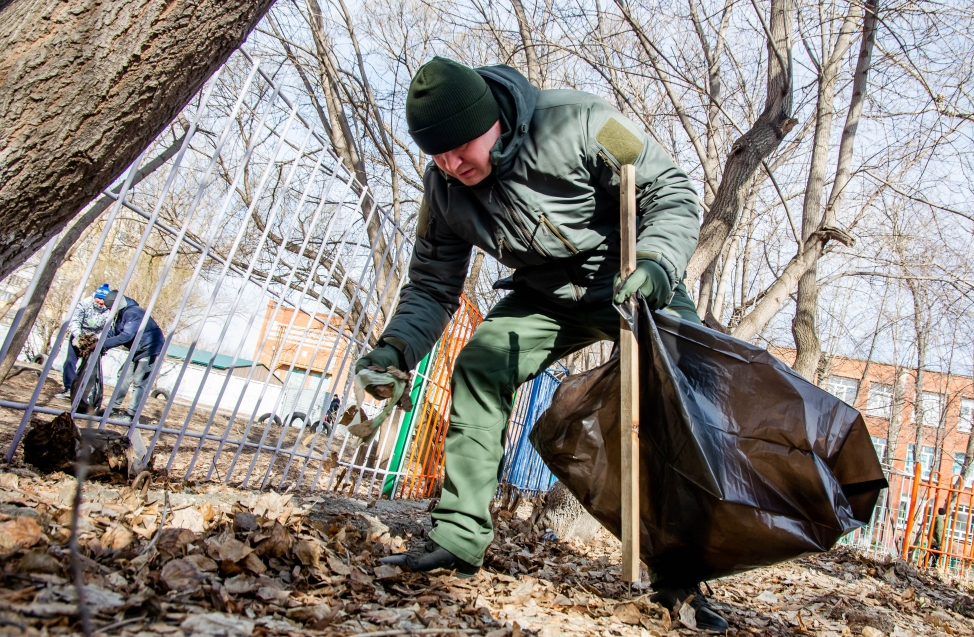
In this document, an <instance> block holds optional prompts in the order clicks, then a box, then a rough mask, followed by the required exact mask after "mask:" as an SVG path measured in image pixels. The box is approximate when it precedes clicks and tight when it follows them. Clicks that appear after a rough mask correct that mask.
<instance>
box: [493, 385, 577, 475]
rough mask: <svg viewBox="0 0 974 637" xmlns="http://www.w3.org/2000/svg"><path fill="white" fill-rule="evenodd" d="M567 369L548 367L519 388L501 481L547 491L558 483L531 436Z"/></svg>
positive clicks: (508, 431) (511, 420)
mask: <svg viewBox="0 0 974 637" xmlns="http://www.w3.org/2000/svg"><path fill="white" fill-rule="evenodd" d="M565 372H566V370H565V369H564V368H550V369H547V370H545V371H544V372H543V373H542V374H540V375H539V376H537V377H536V378H534V379H533V380H531V381H530V382H527V383H525V384H523V385H521V388H520V389H519V390H518V392H517V398H516V399H515V401H514V409H513V411H512V412H511V419H510V422H509V424H508V429H507V445H506V449H505V450H504V469H503V471H502V472H501V484H509V485H511V486H512V487H514V488H516V489H518V490H520V491H533V492H539V491H547V490H548V488H549V487H550V486H551V485H552V483H554V482H555V480H556V478H555V477H554V476H553V475H552V474H551V471H549V470H548V467H547V466H545V464H544V462H542V460H541V456H539V455H538V452H537V451H535V450H534V447H533V446H531V441H530V440H528V436H529V435H531V429H532V428H533V427H534V423H535V422H537V420H538V417H539V416H541V413H542V412H543V411H544V410H545V409H547V408H548V405H550V404H551V398H552V396H554V394H555V390H556V389H558V386H559V385H560V384H561V380H560V378H559V376H564V374H565Z"/></svg>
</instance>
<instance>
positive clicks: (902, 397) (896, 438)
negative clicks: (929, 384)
mask: <svg viewBox="0 0 974 637" xmlns="http://www.w3.org/2000/svg"><path fill="white" fill-rule="evenodd" d="M895 371H896V376H895V377H894V378H893V404H892V405H891V406H890V414H889V429H888V430H887V432H886V458H885V460H886V463H887V464H889V465H892V463H893V460H895V459H896V447H897V446H898V445H899V442H900V429H901V428H902V425H903V405H904V404H905V403H906V381H907V379H908V378H909V375H910V374H909V372H908V371H906V370H905V369H903V368H901V367H899V366H897V367H896V370H895ZM907 470H908V471H909V468H907Z"/></svg>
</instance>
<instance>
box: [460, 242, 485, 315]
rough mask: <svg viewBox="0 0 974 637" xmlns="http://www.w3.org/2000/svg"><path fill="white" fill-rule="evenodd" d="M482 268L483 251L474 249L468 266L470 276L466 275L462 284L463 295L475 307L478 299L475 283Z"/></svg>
mask: <svg viewBox="0 0 974 637" xmlns="http://www.w3.org/2000/svg"><path fill="white" fill-rule="evenodd" d="M483 267H484V251H483V250H481V249H480V248H474V257H473V264H472V265H471V266H470V274H468V275H467V280H466V281H464V283H463V295H464V296H465V297H467V300H468V301H470V303H472V304H473V306H474V307H477V305H478V302H479V299H478V298H477V283H478V282H479V281H480V271H481V270H482V269H483Z"/></svg>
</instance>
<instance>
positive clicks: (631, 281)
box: [613, 259, 673, 310]
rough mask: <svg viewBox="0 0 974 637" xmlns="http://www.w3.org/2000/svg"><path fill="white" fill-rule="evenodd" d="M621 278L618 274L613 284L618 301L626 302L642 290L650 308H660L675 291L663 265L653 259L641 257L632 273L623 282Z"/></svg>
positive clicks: (616, 300)
mask: <svg viewBox="0 0 974 637" xmlns="http://www.w3.org/2000/svg"><path fill="white" fill-rule="evenodd" d="M621 278H622V277H621V276H619V275H618V274H617V275H616V278H615V284H614V285H613V289H614V290H615V302H616V303H625V302H626V300H627V299H628V298H629V297H631V296H632V295H633V294H635V293H636V292H642V293H643V297H645V299H646V304H647V305H648V306H649V308H650V309H651V310H658V309H660V308H661V307H663V306H665V305H666V302H667V301H668V300H669V299H670V294H671V293H672V292H673V290H672V289H671V287H670V277H668V276H667V275H666V271H665V270H663V266H661V265H660V264H659V263H656V262H655V261H653V260H651V259H640V260H639V261H637V262H636V269H635V270H633V271H632V274H630V275H629V276H627V277H626V280H625V281H623V282H620V279H621Z"/></svg>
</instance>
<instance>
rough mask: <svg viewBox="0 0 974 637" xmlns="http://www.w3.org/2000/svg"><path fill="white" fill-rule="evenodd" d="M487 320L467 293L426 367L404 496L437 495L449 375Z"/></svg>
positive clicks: (401, 489) (447, 420)
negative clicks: (462, 351) (475, 333)
mask: <svg viewBox="0 0 974 637" xmlns="http://www.w3.org/2000/svg"><path fill="white" fill-rule="evenodd" d="M483 320H484V317H483V315H482V314H481V313H480V311H479V310H478V309H477V308H476V307H475V306H474V305H472V304H471V303H470V302H469V301H468V300H467V299H466V297H463V298H461V303H460V309H459V310H457V313H456V314H455V315H454V316H453V320H452V321H450V324H449V325H448V326H447V328H446V331H445V332H444V333H443V336H442V338H441V339H440V340H439V342H438V343H437V345H436V349H435V350H434V351H433V353H432V354H431V355H430V360H431V361H432V363H431V364H430V365H429V366H428V367H427V369H426V377H425V379H424V381H425V382H424V383H423V384H424V388H423V390H422V393H421V395H420V398H419V401H418V405H417V407H416V409H417V410H418V411H417V412H416V414H415V416H414V420H413V432H412V433H411V438H412V440H411V443H410V445H409V452H408V455H407V458H406V463H405V469H404V471H403V474H402V478H401V481H400V483H399V484H400V486H399V497H401V498H426V497H430V496H432V495H435V494H436V492H437V491H438V490H439V486H440V485H441V484H442V481H443V445H444V442H445V440H446V429H447V426H448V425H449V424H450V376H451V375H452V374H453V364H454V362H455V361H456V359H457V354H459V353H460V350H461V349H463V346H464V345H466V344H467V341H469V340H470V337H471V336H473V331H474V330H475V329H476V328H477V326H478V325H480V324H481V323H482V322H483Z"/></svg>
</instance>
